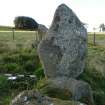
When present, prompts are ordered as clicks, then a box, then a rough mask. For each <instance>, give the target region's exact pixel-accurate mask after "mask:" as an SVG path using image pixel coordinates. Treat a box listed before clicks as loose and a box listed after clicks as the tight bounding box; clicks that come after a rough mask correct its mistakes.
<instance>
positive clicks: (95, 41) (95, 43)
mask: <svg viewBox="0 0 105 105" xmlns="http://www.w3.org/2000/svg"><path fill="white" fill-rule="evenodd" d="M95 40H96V33H95V32H94V39H93V43H94V46H95V45H96V41H95Z"/></svg>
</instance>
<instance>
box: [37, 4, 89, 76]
mask: <svg viewBox="0 0 105 105" xmlns="http://www.w3.org/2000/svg"><path fill="white" fill-rule="evenodd" d="M86 43H87V31H86V29H85V28H84V26H83V24H82V23H81V21H80V20H79V19H78V17H77V16H76V15H75V13H74V12H73V11H72V10H71V9H70V8H69V7H67V6H66V5H65V4H62V5H60V6H59V7H58V8H57V10H56V12H55V15H54V19H53V22H52V25H51V27H50V28H49V30H48V32H47V35H46V37H45V38H44V39H43V40H42V41H41V43H40V44H39V47H38V52H39V57H40V60H41V62H42V65H43V67H44V70H45V75H46V76H47V77H50V78H55V77H68V78H71V77H73V78H76V77H78V76H79V75H80V74H81V73H82V72H83V70H84V64H85V55H86V49H87V44H86Z"/></svg>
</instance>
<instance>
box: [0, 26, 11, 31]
mask: <svg viewBox="0 0 105 105" xmlns="http://www.w3.org/2000/svg"><path fill="white" fill-rule="evenodd" d="M11 30H12V26H0V31H11Z"/></svg>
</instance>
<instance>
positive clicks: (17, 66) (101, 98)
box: [0, 31, 105, 105]
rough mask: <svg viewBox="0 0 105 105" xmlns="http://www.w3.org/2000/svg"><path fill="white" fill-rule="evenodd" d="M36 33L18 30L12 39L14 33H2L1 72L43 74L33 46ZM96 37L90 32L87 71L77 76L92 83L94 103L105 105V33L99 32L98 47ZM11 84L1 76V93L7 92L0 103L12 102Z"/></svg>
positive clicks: (0, 47) (0, 35) (0, 46)
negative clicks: (94, 40) (94, 43)
mask: <svg viewBox="0 0 105 105" xmlns="http://www.w3.org/2000/svg"><path fill="white" fill-rule="evenodd" d="M35 35H36V33H35V32H30V31H28V32H21V31H20V32H17V31H16V32H15V37H14V40H13V33H12V32H10V31H9V32H8V31H7V32H3V31H2V32H0V73H6V72H8V73H33V74H35V73H36V74H37V75H38V76H39V77H40V76H41V75H42V73H43V72H42V71H41V65H40V61H39V58H38V56H37V52H36V49H34V48H32V43H33V42H35ZM93 38H94V36H93V33H89V34H88V53H87V58H86V59H87V62H86V67H85V72H84V73H83V74H82V75H81V76H80V77H79V78H78V79H82V80H85V81H87V82H88V83H89V84H90V85H91V87H92V90H93V95H94V100H95V105H105V33H96V45H95V46H94V45H93ZM4 83H5V84H4ZM5 87H6V88H5ZM7 87H8V88H7ZM9 87H10V85H9V84H8V82H6V80H5V78H2V77H0V89H2V90H0V94H1V93H2V94H4V96H3V95H2V97H0V99H2V101H1V100H0V105H9V102H10V100H11V97H13V96H14V95H11V91H10V92H9V91H8V90H9V89H10V88H9ZM19 87H20V84H19ZM24 89H25V88H24ZM19 91H20V90H18V92H19ZM3 92H4V93H3ZM5 92H6V93H5ZM12 92H13V93H15V92H16V93H17V89H15V88H14V87H12ZM7 93H8V94H7Z"/></svg>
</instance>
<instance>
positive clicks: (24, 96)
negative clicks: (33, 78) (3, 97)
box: [10, 90, 85, 105]
mask: <svg viewBox="0 0 105 105" xmlns="http://www.w3.org/2000/svg"><path fill="white" fill-rule="evenodd" d="M10 105H85V104H82V103H80V102H74V101H67V100H60V99H56V98H50V97H47V96H44V95H42V94H40V93H39V92H37V91H32V90H31V91H24V92H21V93H20V94H19V95H18V96H16V97H15V98H14V99H13V100H12V102H11V104H10Z"/></svg>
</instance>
